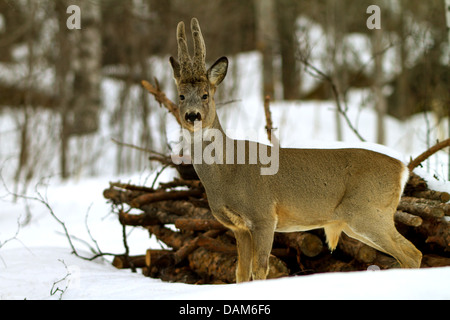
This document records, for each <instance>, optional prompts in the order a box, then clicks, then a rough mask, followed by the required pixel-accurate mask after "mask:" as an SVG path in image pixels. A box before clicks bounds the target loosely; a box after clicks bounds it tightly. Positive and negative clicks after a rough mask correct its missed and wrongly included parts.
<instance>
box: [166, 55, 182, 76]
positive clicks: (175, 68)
mask: <svg viewBox="0 0 450 320" xmlns="http://www.w3.org/2000/svg"><path fill="white" fill-rule="evenodd" d="M169 61H170V65H171V66H172V70H173V77H174V78H175V81H176V82H178V81H179V80H180V78H181V68H180V64H179V63H178V61H177V60H175V58H174V57H170V59H169Z"/></svg>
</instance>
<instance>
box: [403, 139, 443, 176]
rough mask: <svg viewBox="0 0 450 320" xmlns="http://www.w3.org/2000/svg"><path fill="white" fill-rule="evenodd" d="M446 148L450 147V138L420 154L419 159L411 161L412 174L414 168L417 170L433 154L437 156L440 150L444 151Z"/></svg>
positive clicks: (409, 166)
mask: <svg viewBox="0 0 450 320" xmlns="http://www.w3.org/2000/svg"><path fill="white" fill-rule="evenodd" d="M445 147H450V138H449V139H447V140H444V141H441V142H439V143H437V144H435V145H434V146H432V147H431V148H430V149H428V150H427V151H425V152H423V153H422V154H420V155H419V156H418V157H417V158H415V159H414V160H411V161H410V162H409V164H408V169H409V171H410V172H411V171H413V170H414V168H416V167H417V166H418V165H419V164H421V163H422V162H423V161H425V160H426V159H428V158H429V157H431V156H432V155H433V154H435V153H436V152H438V151H439V150H441V149H444V148H445Z"/></svg>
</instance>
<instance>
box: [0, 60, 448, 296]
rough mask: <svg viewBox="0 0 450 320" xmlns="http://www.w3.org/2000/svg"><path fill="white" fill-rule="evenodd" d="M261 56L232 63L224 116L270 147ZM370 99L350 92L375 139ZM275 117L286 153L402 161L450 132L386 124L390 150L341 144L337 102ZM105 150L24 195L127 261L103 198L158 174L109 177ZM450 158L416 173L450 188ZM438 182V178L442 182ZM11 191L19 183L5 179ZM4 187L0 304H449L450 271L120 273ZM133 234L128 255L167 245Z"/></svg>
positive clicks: (5, 148)
mask: <svg viewBox="0 0 450 320" xmlns="http://www.w3.org/2000/svg"><path fill="white" fill-rule="evenodd" d="M259 59H260V57H259V56H258V55H255V54H243V55H240V56H238V57H236V58H235V60H234V62H235V63H238V64H239V68H240V67H242V70H241V72H242V73H243V74H242V77H238V78H239V79H241V80H240V81H241V82H242V83H238V84H236V86H237V88H238V91H237V94H236V95H237V97H239V98H240V99H242V100H241V101H239V102H236V103H233V104H231V105H227V106H226V107H223V108H220V109H219V110H218V113H219V118H220V119H221V121H222V124H223V126H224V127H225V128H226V129H227V132H228V133H229V134H230V135H231V136H232V137H241V138H242V137H245V135H246V134H248V132H249V131H248V130H253V132H256V133H257V134H256V139H257V140H259V141H262V142H267V138H266V133H265V131H264V125H265V120H264V114H263V112H262V110H263V109H262V106H263V102H262V101H261V99H260V98H259V95H258V94H257V92H259V89H258V86H257V85H255V83H258V82H259V81H258V79H259V78H258V77H260V76H259V75H258V74H257V73H256V72H254V71H255V70H256V69H257V68H256V67H255V65H257V64H258V63H259ZM162 66H163V64H161V68H162ZM158 68H159V65H158ZM165 68H167V66H165ZM250 75H253V76H250ZM224 85H227V84H226V83H225V84H224ZM103 90H107V91H108V92H109V93H113V92H115V93H114V94H111V95H107V97H109V98H108V99H109V100H107V101H106V104H108V105H110V104H112V105H113V104H114V100H115V98H114V97H116V96H117V94H118V91H117V90H118V85H117V84H115V83H114V82H113V81H105V82H104V83H103ZM368 95H369V94H368V93H367V92H365V91H360V92H357V93H356V92H355V93H350V95H349V102H348V103H349V110H348V115H349V118H350V119H351V120H352V122H353V123H354V124H355V125H356V127H357V129H358V131H359V132H360V133H361V135H362V136H364V137H365V138H366V139H367V140H368V141H372V142H373V141H375V133H376V130H375V123H376V121H375V119H376V114H375V112H374V110H373V108H371V106H370V104H371V103H370V102H367V101H368V100H370V98H369V97H368ZM243 97H245V99H243ZM108 101H109V102H108ZM271 110H272V117H273V121H274V126H275V127H277V128H279V129H278V131H277V132H276V135H277V136H278V137H279V138H280V141H281V145H282V146H283V147H308V148H311V147H313V148H340V147H353V148H354V147H364V148H369V149H373V150H376V151H378V152H382V153H386V154H389V155H391V156H393V157H396V158H398V159H401V160H403V161H405V162H408V161H409V158H410V157H416V156H417V155H418V154H420V153H421V152H422V151H424V150H426V149H427V139H426V137H427V135H428V138H429V139H428V140H429V141H435V140H436V139H438V138H441V137H439V132H448V130H447V129H446V126H448V125H449V124H448V119H447V120H445V121H441V126H442V128H441V129H439V130H431V129H430V127H431V128H433V126H432V125H431V126H430V125H427V123H432V119H433V114H420V115H417V116H415V117H412V118H411V119H409V120H407V121H405V122H399V121H398V120H396V119H393V118H390V117H386V131H387V142H386V146H380V145H376V144H374V143H364V144H361V143H360V142H359V141H358V139H357V138H356V137H355V136H354V134H353V133H352V132H351V130H350V129H348V127H347V126H346V124H345V123H343V124H342V126H343V129H344V132H343V135H344V140H345V142H336V141H334V140H335V121H334V117H335V105H334V103H333V102H331V101H330V102H318V101H312V102H303V101H297V102H274V103H272V104H271ZM106 113H107V112H106ZM103 117H105V120H102V121H104V122H107V121H108V120H107V119H106V116H105V115H103ZM10 118H12V116H10V115H8V114H5V115H2V116H0V124H1V129H0V133H1V134H3V139H1V143H2V148H0V150H1V152H2V153H0V155H2V156H3V158H2V159H0V160H1V161H2V164H3V163H6V159H10V158H11V157H12V156H13V155H14V154H15V153H14V152H12V151H11V150H12V149H13V148H14V146H13V144H14V142H15V141H16V140H15V138H13V135H16V134H17V132H14V129H13V128H14V127H15V126H14V125H13V124H12V123H13V122H12V120H11V119H10ZM430 119H431V120H430ZM152 121H153V120H152ZM155 121H157V120H155ZM168 122H170V120H169V119H168ZM105 127H107V126H105ZM167 128H168V129H167V131H168V134H169V135H170V134H172V133H178V132H179V130H178V127H177V126H176V125H175V126H174V125H173V121H172V124H171V125H168V126H167ZM105 130H106V131H104V132H102V133H101V134H100V136H101V137H102V139H103V140H102V139H100V140H99V141H101V142H102V144H103V142H104V141H107V140H109V138H110V136H111V135H112V134H113V133H111V132H110V131H107V129H105ZM446 130H447V131H446ZM43 139H44V138H43ZM168 140H169V141H171V140H172V139H171V138H170V137H169V139H168ZM104 149H105V152H104V153H102V156H101V158H100V157H99V158H98V159H95V161H94V160H93V162H95V165H96V166H99V167H101V169H99V170H97V172H99V173H100V175H99V176H97V177H86V176H84V175H81V176H80V178H79V179H73V180H70V181H68V182H61V181H59V180H58V179H57V178H45V179H41V180H39V181H34V182H32V183H30V187H29V188H28V193H27V195H28V196H30V197H39V195H41V196H42V197H43V198H44V199H45V200H46V201H47V202H48V204H49V205H50V207H51V208H52V210H53V212H54V213H55V215H56V216H57V217H58V218H59V219H60V220H61V221H63V222H64V223H65V225H66V227H67V229H68V232H69V234H70V235H71V236H72V238H73V242H74V245H75V247H76V249H77V252H78V253H79V254H80V255H82V256H84V257H90V256H92V253H91V252H90V248H89V246H90V247H95V246H96V245H95V243H94V241H93V240H92V239H95V241H96V243H97V244H98V247H99V248H100V249H101V251H102V252H108V253H115V254H122V253H123V252H124V251H125V249H124V246H123V243H122V228H121V226H120V224H119V222H118V219H117V216H116V214H114V213H111V206H110V204H108V203H107V202H106V201H105V199H104V198H103V196H102V191H103V190H104V189H105V188H107V187H108V186H109V182H110V181H117V180H122V181H126V182H130V183H136V184H144V183H145V184H146V185H151V183H152V182H153V179H154V176H155V172H156V171H157V170H156V171H155V172H153V173H151V172H148V171H144V172H138V173H136V174H134V175H127V176H122V177H114V176H113V175H112V174H110V172H111V169H112V167H113V164H109V165H105V164H106V163H113V161H112V160H111V159H113V158H114V152H113V151H112V149H111V148H109V147H108V146H107V145H106V143H105V146H104ZM50 154H51V153H50ZM53 161H54V159H53ZM447 161H448V155H447V154H445V153H443V152H440V153H438V154H437V155H435V156H433V157H432V158H431V160H430V161H429V162H428V164H427V165H426V167H424V168H418V169H416V172H417V173H418V174H419V175H421V176H423V177H425V178H426V179H427V181H428V182H429V184H430V185H431V186H432V188H433V189H436V190H440V191H447V192H450V183H448V182H445V177H447V171H446V170H447V169H448V163H447ZM10 167H11V166H10ZM10 167H9V168H10ZM6 168H8V167H6ZM108 170H109V171H108ZM108 172H109V173H108ZM2 176H11V171H10V172H9V173H8V172H2ZM173 176H174V171H173V170H170V169H167V170H165V171H164V172H163V174H162V175H161V176H160V177H159V180H158V181H170V179H172V178H173ZM433 176H437V177H439V181H438V180H436V179H435V178H433ZM5 185H6V186H12V185H13V183H12V182H11V181H10V180H7V181H6V182H5ZM5 185H3V184H1V183H0V208H1V209H0V299H60V298H61V299H199V300H203V299H233V300H236V299H244V300H246V299H450V267H446V268H433V269H420V270H400V269H396V270H385V271H362V272H345V273H329V274H315V275H304V276H297V277H289V278H284V279H277V280H267V281H255V282H251V283H245V284H238V285H235V284H232V285H188V284H180V283H165V282H162V281H161V280H158V279H151V278H147V277H144V276H143V275H141V274H139V273H132V272H130V271H129V270H117V269H115V268H114V267H112V266H111V264H110V260H108V259H109V258H108V257H106V258H98V259H96V260H94V261H87V260H83V259H81V258H79V257H77V256H75V255H74V254H72V253H71V249H70V246H69V243H68V241H67V238H66V236H65V235H64V233H63V232H64V231H63V228H62V226H61V225H60V224H59V223H58V222H57V221H56V220H55V218H54V217H52V216H51V214H50V212H49V210H48V208H46V207H45V206H44V205H43V204H42V203H40V202H39V201H36V200H31V199H23V198H18V199H16V200H14V197H13V196H11V195H10V194H9V191H8V190H6V187H5ZM35 186H36V187H35ZM19 191H20V188H19ZM37 192H39V193H37ZM88 230H89V231H88ZM126 231H127V240H128V244H129V247H130V254H131V255H139V254H144V253H145V251H146V249H148V248H161V244H160V243H158V242H157V241H156V240H155V239H154V238H149V235H148V233H147V232H146V231H145V230H143V229H141V228H127V229H126ZM86 243H88V244H89V246H88V245H87V244H86Z"/></svg>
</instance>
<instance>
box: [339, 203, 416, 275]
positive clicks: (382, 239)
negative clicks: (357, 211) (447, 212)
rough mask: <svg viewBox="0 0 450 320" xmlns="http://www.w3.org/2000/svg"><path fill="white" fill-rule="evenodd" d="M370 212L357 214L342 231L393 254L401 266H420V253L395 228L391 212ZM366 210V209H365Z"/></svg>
mask: <svg viewBox="0 0 450 320" xmlns="http://www.w3.org/2000/svg"><path fill="white" fill-rule="evenodd" d="M370 210H371V211H372V214H366V215H363V216H361V215H359V217H360V219H354V220H353V221H352V222H351V223H349V224H348V226H346V227H345V228H344V232H345V233H346V234H347V235H348V236H350V237H352V238H355V239H357V240H360V241H361V242H363V243H365V244H367V245H369V246H371V247H373V248H375V249H377V250H380V251H382V252H384V253H387V254H389V255H391V256H393V257H394V258H395V259H396V260H397V261H398V262H399V263H400V266H401V267H402V268H420V263H421V260H422V253H421V252H420V251H419V250H417V248H416V247H415V246H414V245H413V244H412V243H411V242H409V241H408V240H407V239H406V238H404V237H403V236H402V235H401V234H400V233H399V232H398V231H397V229H396V228H395V224H394V219H393V214H390V213H389V212H380V211H377V210H374V209H373V208H372V209H370ZM366 212H367V211H366Z"/></svg>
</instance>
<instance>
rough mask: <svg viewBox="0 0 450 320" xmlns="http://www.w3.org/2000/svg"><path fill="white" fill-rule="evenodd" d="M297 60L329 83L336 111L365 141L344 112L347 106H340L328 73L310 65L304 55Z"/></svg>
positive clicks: (339, 99)
mask: <svg viewBox="0 0 450 320" xmlns="http://www.w3.org/2000/svg"><path fill="white" fill-rule="evenodd" d="M299 60H300V61H301V62H302V63H303V64H304V65H305V67H306V69H310V70H312V71H313V72H314V73H315V74H313V73H311V75H313V76H320V78H322V79H323V80H325V81H327V82H328V83H329V84H330V86H331V90H332V92H333V96H334V99H335V101H336V107H337V110H338V112H339V113H340V114H341V115H342V116H343V117H344V120H345V122H346V123H347V125H348V126H349V128H350V130H352V131H353V133H354V134H355V135H356V136H357V137H358V139H359V140H361V141H362V142H366V139H364V138H363V137H362V136H361V134H360V133H359V132H358V130H357V129H356V128H355V127H354V126H353V124H352V122H351V121H350V118H349V117H348V115H347V112H346V111H347V107H346V108H345V109H344V108H343V107H342V104H341V96H340V94H339V90H338V89H337V86H336V84H335V83H334V81H333V79H332V78H331V77H330V76H329V75H327V74H325V73H324V72H323V71H321V70H320V69H318V68H317V67H315V66H314V65H312V64H311V63H310V62H309V61H308V60H307V58H306V57H300V59H299Z"/></svg>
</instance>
